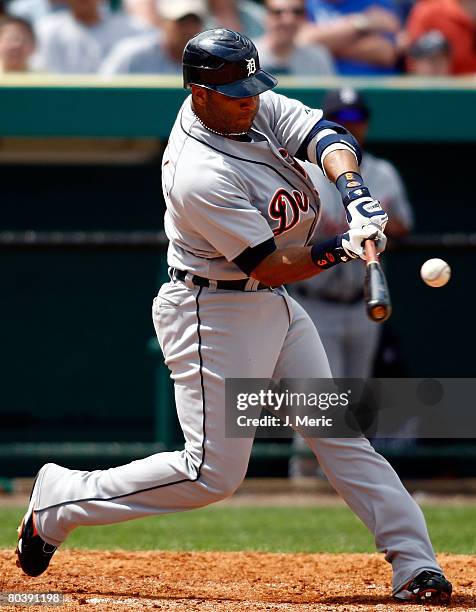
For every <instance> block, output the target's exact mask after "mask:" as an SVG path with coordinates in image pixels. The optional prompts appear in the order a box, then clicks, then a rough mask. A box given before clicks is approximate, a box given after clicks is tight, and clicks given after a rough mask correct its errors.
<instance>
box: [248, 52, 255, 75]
mask: <svg viewBox="0 0 476 612" xmlns="http://www.w3.org/2000/svg"><path fill="white" fill-rule="evenodd" d="M246 67H247V68H248V76H251V75H252V74H254V73H255V72H256V62H255V58H254V57H252V58H251V59H247V60H246Z"/></svg>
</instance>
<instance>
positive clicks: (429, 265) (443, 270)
mask: <svg viewBox="0 0 476 612" xmlns="http://www.w3.org/2000/svg"><path fill="white" fill-rule="evenodd" d="M420 276H421V278H422V280H423V282H425V283H426V284H427V285H428V286H429V287H443V286H444V285H446V283H447V282H448V281H449V280H450V278H451V268H450V267H449V265H448V264H447V263H446V261H445V260H444V259H439V258H438V257H434V258H433V259H428V260H427V261H425V263H424V264H423V265H422V267H421V270H420Z"/></svg>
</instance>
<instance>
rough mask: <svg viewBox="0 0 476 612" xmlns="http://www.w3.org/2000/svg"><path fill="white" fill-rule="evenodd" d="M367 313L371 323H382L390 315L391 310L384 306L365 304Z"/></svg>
mask: <svg viewBox="0 0 476 612" xmlns="http://www.w3.org/2000/svg"><path fill="white" fill-rule="evenodd" d="M367 313H368V315H369V317H370V318H371V319H372V321H378V322H379V323H383V322H384V321H386V320H387V319H388V318H389V317H390V315H391V314H392V309H391V308H390V307H389V306H387V305H386V304H367Z"/></svg>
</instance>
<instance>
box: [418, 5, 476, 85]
mask: <svg viewBox="0 0 476 612" xmlns="http://www.w3.org/2000/svg"><path fill="white" fill-rule="evenodd" d="M431 30H438V31H439V32H441V33H442V34H443V36H445V38H446V39H447V40H448V42H449V44H450V47H451V73H452V74H473V73H475V72H476V44H475V41H476V0H425V1H424V2H417V3H416V4H415V6H414V7H413V9H412V11H411V12H410V15H409V17H408V21H407V34H408V38H409V42H410V44H412V43H413V42H414V41H415V40H416V39H417V38H419V37H420V36H421V35H422V34H425V33H426V32H430V31H431Z"/></svg>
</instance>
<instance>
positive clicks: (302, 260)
mask: <svg viewBox="0 0 476 612" xmlns="http://www.w3.org/2000/svg"><path fill="white" fill-rule="evenodd" d="M320 272H322V268H318V267H317V266H316V264H315V263H314V262H313V260H312V258H311V247H286V248H284V249H276V251H274V252H273V253H271V255H268V257H266V259H264V260H263V261H262V262H261V263H260V264H259V265H258V267H256V268H255V269H254V271H253V272H252V273H251V276H252V277H253V278H255V279H256V280H259V281H260V282H261V283H263V284H265V285H269V286H270V287H279V286H280V285H284V284H287V283H294V282H297V281H300V280H304V279H306V278H310V277H311V276H315V275H316V274H319V273H320Z"/></svg>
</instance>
